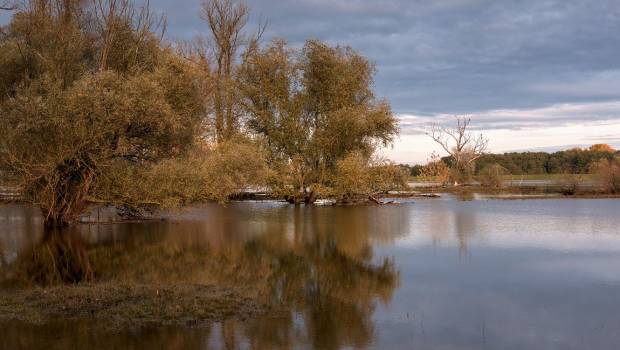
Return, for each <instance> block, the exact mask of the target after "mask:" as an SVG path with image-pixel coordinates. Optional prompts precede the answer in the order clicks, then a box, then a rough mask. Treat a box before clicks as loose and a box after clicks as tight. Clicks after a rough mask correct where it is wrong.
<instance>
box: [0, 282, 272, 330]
mask: <svg viewBox="0 0 620 350" xmlns="http://www.w3.org/2000/svg"><path fill="white" fill-rule="evenodd" d="M261 300H263V299H262V298H261V297H260V296H259V295H258V294H257V293H256V292H255V291H254V290H252V289H250V288H242V287H238V288H237V287H235V288H230V287H224V286H216V285H199V284H175V285H163V284H118V283H114V284H112V283H92V284H80V285H75V286H57V287H50V288H45V289H44V288H28V289H12V290H3V291H2V297H1V298H0V322H6V321H19V322H24V323H31V324H44V323H47V322H50V321H53V320H58V319H64V320H67V319H79V320H83V319H88V320H94V321H97V324H98V326H101V327H103V328H107V329H109V330H112V331H113V330H120V329H127V328H133V327H138V328H139V327H147V326H149V327H150V326H163V325H174V326H201V325H207V324H210V323H211V322H217V321H222V320H228V319H237V320H244V319H248V318H252V317H256V316H258V315H260V314H262V313H264V312H266V311H269V310H271V311H272V312H273V310H272V308H271V307H270V306H269V305H267V304H266V303H264V302H261Z"/></svg>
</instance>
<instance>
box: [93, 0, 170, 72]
mask: <svg viewBox="0 0 620 350" xmlns="http://www.w3.org/2000/svg"><path fill="white" fill-rule="evenodd" d="M91 1H92V8H93V11H92V12H93V14H94V17H95V26H96V30H97V31H98V32H99V34H100V36H101V50H100V57H99V70H100V71H104V70H106V69H108V63H109V62H108V59H109V56H110V53H111V50H112V49H113V47H114V42H115V40H117V35H118V33H117V32H118V31H119V30H120V29H121V28H120V27H119V24H120V23H122V22H125V23H129V24H131V25H132V26H133V29H134V32H135V34H136V42H135V43H134V45H133V47H132V48H131V52H128V54H130V55H131V56H132V57H133V59H134V60H135V59H136V57H137V56H138V54H139V52H138V51H139V50H140V47H141V44H142V43H143V41H145V40H146V39H147V38H148V37H149V36H151V35H152V34H153V33H157V34H159V39H160V40H161V38H162V37H163V35H164V33H165V30H166V18H165V17H164V16H157V15H155V14H154V13H153V11H151V8H150V0H146V1H144V3H143V5H142V7H140V8H136V7H135V6H134V5H133V2H132V1H131V0H91Z"/></svg>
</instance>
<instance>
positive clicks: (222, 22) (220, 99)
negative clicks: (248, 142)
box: [202, 0, 265, 141]
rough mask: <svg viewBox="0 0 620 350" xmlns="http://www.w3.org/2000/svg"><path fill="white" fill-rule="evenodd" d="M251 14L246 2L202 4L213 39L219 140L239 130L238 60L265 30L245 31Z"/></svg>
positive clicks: (216, 0)
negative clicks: (241, 53) (236, 62)
mask: <svg viewBox="0 0 620 350" xmlns="http://www.w3.org/2000/svg"><path fill="white" fill-rule="evenodd" d="M249 12H250V9H249V7H248V6H247V5H246V4H245V3H244V2H235V1H234V0H204V1H203V3H202V19H203V20H204V21H205V22H207V24H208V26H209V30H210V33H211V40H212V42H211V45H212V50H213V52H212V54H213V59H212V61H213V65H214V68H213V69H214V72H213V80H214V94H213V109H214V113H215V118H214V119H215V120H214V124H215V132H216V137H217V140H218V141H222V140H226V139H229V138H230V137H231V136H233V135H234V134H235V133H236V131H237V128H238V127H239V125H238V124H239V120H238V119H239V118H238V111H237V110H236V108H235V100H236V99H235V87H234V80H233V75H234V69H235V60H236V58H237V56H238V55H239V52H240V50H241V49H242V48H243V47H254V46H255V44H256V42H258V40H259V38H260V36H261V35H262V33H263V32H264V30H265V25H264V24H262V25H260V26H259V29H258V30H257V32H256V33H254V34H251V35H249V34H247V33H245V32H244V28H245V26H246V25H247V23H248V19H249Z"/></svg>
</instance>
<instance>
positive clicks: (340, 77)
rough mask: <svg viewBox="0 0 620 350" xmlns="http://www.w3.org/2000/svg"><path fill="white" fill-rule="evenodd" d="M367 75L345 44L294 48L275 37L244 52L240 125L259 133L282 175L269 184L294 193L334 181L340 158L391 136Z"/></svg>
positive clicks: (366, 154)
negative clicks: (244, 122)
mask: <svg viewBox="0 0 620 350" xmlns="http://www.w3.org/2000/svg"><path fill="white" fill-rule="evenodd" d="M373 74H374V66H373V65H372V64H371V63H370V62H368V61H367V60H366V59H365V58H364V57H362V56H361V55H359V54H358V53H357V52H355V51H353V50H352V49H350V48H348V47H330V46H328V45H326V44H325V43H322V42H320V41H314V40H312V41H308V42H307V43H306V45H305V46H304V48H303V49H302V50H295V49H292V48H289V47H288V46H287V45H286V43H285V42H283V41H281V40H276V41H273V42H272V43H271V44H270V45H268V46H267V47H266V48H263V49H255V50H250V51H248V52H247V53H246V54H245V57H244V62H243V64H242V67H241V68H240V70H239V84H240V89H241V91H242V94H243V96H244V106H245V109H246V111H247V113H248V123H247V125H248V127H249V128H250V130H252V131H253V132H254V133H256V134H258V135H260V136H261V137H264V138H265V140H266V144H267V145H268V151H269V159H270V164H271V165H272V167H273V168H274V169H277V170H276V171H277V172H278V173H281V174H284V177H283V178H281V179H278V180H276V181H273V182H277V183H279V185H278V186H276V187H278V188H283V189H286V188H288V189H289V192H292V193H291V195H294V196H297V194H298V193H301V194H300V195H301V196H302V197H304V196H306V189H307V188H325V187H332V186H334V187H335V188H338V186H340V184H338V183H335V182H334V181H333V179H334V174H336V173H338V166H339V165H338V164H339V162H340V161H342V160H344V159H345V158H346V157H347V156H349V155H350V154H352V153H356V154H358V155H359V157H362V158H364V159H365V161H366V163H367V162H368V159H370V157H371V155H372V154H373V152H374V150H375V147H376V146H377V144H383V145H388V144H389V143H391V141H392V140H393V137H394V135H395V134H396V133H397V124H396V119H395V118H394V116H393V115H392V113H391V110H390V107H389V105H388V104H387V102H385V101H381V100H377V99H376V98H375V97H374V94H373V92H372V90H371V83H372V76H373ZM357 161H359V162H361V160H359V159H357ZM341 165H342V164H341ZM358 165H359V164H358ZM347 166H353V164H348V165H347ZM340 170H341V171H342V170H343V169H340ZM358 170H359V169H358ZM352 188H357V187H356V186H353V187H352ZM357 189H359V190H363V188H361V187H360V188H357ZM336 191H337V192H338V191H339V190H337V189H336ZM310 192H312V191H310ZM362 193H363V192H362ZM310 196H311V195H310ZM306 197H307V196H306ZM306 199H307V198H306Z"/></svg>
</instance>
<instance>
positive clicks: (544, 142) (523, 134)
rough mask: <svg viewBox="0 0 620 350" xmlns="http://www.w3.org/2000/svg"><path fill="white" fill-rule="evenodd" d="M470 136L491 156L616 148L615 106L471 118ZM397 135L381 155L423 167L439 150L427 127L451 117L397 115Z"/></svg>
mask: <svg viewBox="0 0 620 350" xmlns="http://www.w3.org/2000/svg"><path fill="white" fill-rule="evenodd" d="M471 118H472V127H473V130H474V132H481V133H483V134H485V135H486V136H487V137H488V138H489V140H490V143H489V145H490V150H491V151H492V152H508V151H517V150H519V151H522V150H536V149H547V150H559V149H564V148H570V147H572V146H574V145H590V144H593V143H610V144H611V145H612V146H615V147H618V148H620V101H610V102H595V103H582V104H559V105H553V106H548V107H543V108H534V109H505V110H492V111H482V112H478V113H473V114H471ZM399 119H400V125H401V136H400V138H399V140H398V141H397V142H396V143H395V145H394V147H393V148H391V149H386V150H383V151H382V153H383V154H384V155H385V156H387V157H388V158H391V159H393V160H395V161H398V162H406V163H424V162H425V161H426V160H427V159H428V157H429V155H430V154H431V153H432V152H438V153H439V154H442V150H441V148H440V147H438V146H437V145H435V144H434V143H433V142H432V140H431V139H430V138H429V137H428V136H426V135H425V132H426V131H427V130H428V129H429V127H430V125H431V124H432V123H438V124H441V125H451V124H452V123H454V115H448V114H438V115H431V116H421V115H401V116H399Z"/></svg>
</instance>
